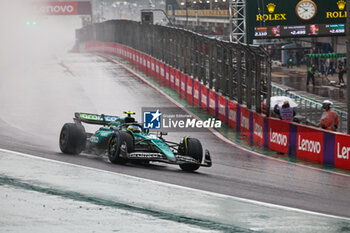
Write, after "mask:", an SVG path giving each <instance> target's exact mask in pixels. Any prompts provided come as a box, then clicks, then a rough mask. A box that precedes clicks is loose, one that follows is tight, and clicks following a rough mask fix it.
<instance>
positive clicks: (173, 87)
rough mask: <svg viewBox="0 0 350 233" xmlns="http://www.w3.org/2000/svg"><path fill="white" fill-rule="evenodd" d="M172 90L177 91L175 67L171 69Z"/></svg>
mask: <svg viewBox="0 0 350 233" xmlns="http://www.w3.org/2000/svg"><path fill="white" fill-rule="evenodd" d="M170 89H171V90H174V89H175V70H174V68H173V67H170Z"/></svg>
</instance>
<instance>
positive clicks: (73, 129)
mask: <svg viewBox="0 0 350 233" xmlns="http://www.w3.org/2000/svg"><path fill="white" fill-rule="evenodd" d="M59 143H60V149H61V151H62V152H63V153H65V154H74V155H78V154H80V153H81V152H82V151H83V150H84V149H85V145H86V133H85V128H84V126H83V125H81V124H75V123H66V124H64V125H63V127H62V130H61V133H60V142H59Z"/></svg>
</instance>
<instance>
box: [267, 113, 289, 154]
mask: <svg viewBox="0 0 350 233" xmlns="http://www.w3.org/2000/svg"><path fill="white" fill-rule="evenodd" d="M268 121H269V122H268V125H269V127H268V135H269V140H268V142H269V148H270V149H271V150H274V151H277V152H281V153H284V154H288V147H289V127H290V126H289V123H288V122H287V121H281V120H280V119H274V118H269V120H268Z"/></svg>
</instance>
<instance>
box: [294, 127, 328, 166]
mask: <svg viewBox="0 0 350 233" xmlns="http://www.w3.org/2000/svg"><path fill="white" fill-rule="evenodd" d="M296 146H297V157H298V158H300V159H304V160H309V161H313V162H318V163H322V162H323V131H321V130H317V129H313V128H311V127H305V126H301V125H298V131H297V145H296Z"/></svg>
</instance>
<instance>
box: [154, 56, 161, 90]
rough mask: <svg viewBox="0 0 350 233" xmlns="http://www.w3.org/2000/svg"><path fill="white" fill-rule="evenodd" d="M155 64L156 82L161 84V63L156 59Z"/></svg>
mask: <svg viewBox="0 0 350 233" xmlns="http://www.w3.org/2000/svg"><path fill="white" fill-rule="evenodd" d="M154 64H155V66H156V71H155V76H156V80H157V83H159V84H160V83H161V81H160V70H159V61H158V59H154Z"/></svg>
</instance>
